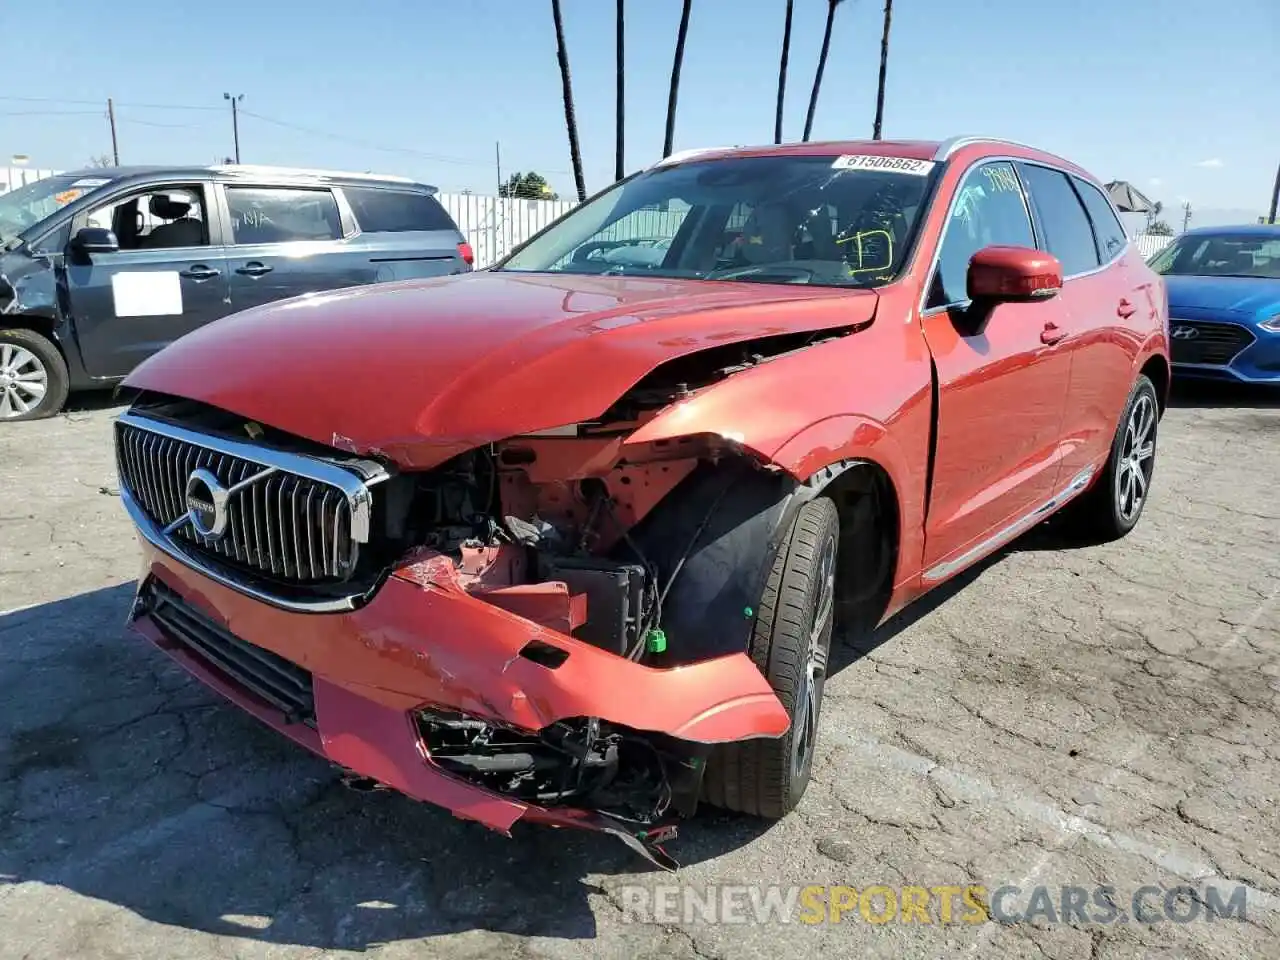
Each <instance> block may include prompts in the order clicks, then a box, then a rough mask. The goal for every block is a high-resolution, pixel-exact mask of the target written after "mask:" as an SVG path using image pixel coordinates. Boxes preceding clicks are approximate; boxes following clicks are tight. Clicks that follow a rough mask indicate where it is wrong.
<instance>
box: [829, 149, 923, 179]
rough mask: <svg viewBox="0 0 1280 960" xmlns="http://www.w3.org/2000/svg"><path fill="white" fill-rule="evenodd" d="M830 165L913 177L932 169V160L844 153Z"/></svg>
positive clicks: (837, 168)
mask: <svg viewBox="0 0 1280 960" xmlns="http://www.w3.org/2000/svg"><path fill="white" fill-rule="evenodd" d="M831 166H832V167H833V168H834V169H836V170H880V171H882V172H884V173H909V174H911V175H912V176H913V177H924V176H928V174H929V171H930V170H932V169H933V161H932V160H915V159H913V158H911V157H877V156H872V155H870V154H860V153H846V154H845V155H844V156H840V157H836V160H835V163H833V164H831Z"/></svg>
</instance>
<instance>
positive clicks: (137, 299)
mask: <svg viewBox="0 0 1280 960" xmlns="http://www.w3.org/2000/svg"><path fill="white" fill-rule="evenodd" d="M111 296H112V298H113V299H114V300H115V308H116V316H117V317H169V316H177V315H179V314H181V313H182V280H181V278H179V276H178V272H177V271H176V270H146V271H132V272H129V271H126V272H123V273H117V274H115V275H113V276H112V278H111Z"/></svg>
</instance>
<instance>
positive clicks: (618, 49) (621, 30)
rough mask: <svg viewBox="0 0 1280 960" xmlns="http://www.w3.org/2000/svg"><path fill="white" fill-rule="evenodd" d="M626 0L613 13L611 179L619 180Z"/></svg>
mask: <svg viewBox="0 0 1280 960" xmlns="http://www.w3.org/2000/svg"><path fill="white" fill-rule="evenodd" d="M626 7H627V3H626V0H618V9H617V11H616V12H615V14H614V18H615V23H614V33H615V36H614V76H615V81H614V83H615V89H614V91H613V93H614V105H613V122H614V124H615V125H616V126H617V129H616V130H615V131H614V135H613V179H614V180H621V179H622V178H623V177H624V176H626V173H625V164H624V163H623V148H624V143H625V138H624V131H623V128H624V126H625V123H624V120H623V117H624V115H625V111H626V102H627V100H626V96H625V92H626V91H625V90H624V84H623V77H624V76H625V75H626V71H625V70H624V68H623V67H624V63H625V59H624V58H625V57H626V47H627V41H626V36H625V33H626V22H627V21H626V16H627V11H626Z"/></svg>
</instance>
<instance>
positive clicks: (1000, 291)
mask: <svg viewBox="0 0 1280 960" xmlns="http://www.w3.org/2000/svg"><path fill="white" fill-rule="evenodd" d="M967 280H968V295H969V299H970V300H972V301H974V302H975V303H980V302H986V303H1002V302H1019V301H1021V302H1027V301H1035V300H1047V299H1049V298H1050V297H1052V296H1056V295H1057V293H1058V291H1060V290H1061V289H1062V264H1061V263H1060V262H1058V258H1057V257H1055V256H1054V255H1053V254H1051V253H1045V252H1044V251H1043V250H1032V249H1031V248H1030V247H1001V246H990V247H983V248H982V249H981V250H979V251H978V252H977V253H975V254H974V255H973V257H972V258H971V259H970V260H969V274H968V277H967Z"/></svg>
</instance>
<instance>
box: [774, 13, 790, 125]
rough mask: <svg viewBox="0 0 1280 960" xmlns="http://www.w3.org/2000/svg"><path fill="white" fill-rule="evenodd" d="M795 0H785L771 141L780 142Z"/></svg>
mask: <svg viewBox="0 0 1280 960" xmlns="http://www.w3.org/2000/svg"><path fill="white" fill-rule="evenodd" d="M794 5H795V0H787V19H786V21H785V23H784V24H783V27H782V61H781V62H780V63H779V64H778V106H777V109H776V110H775V111H774V114H773V142H774V143H781V142H782V101H783V98H784V96H785V95H786V92H787V57H788V56H789V55H790V53H791V12H792V7H793V6H794Z"/></svg>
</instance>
